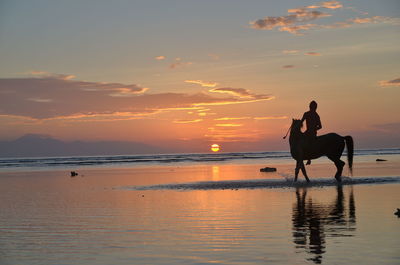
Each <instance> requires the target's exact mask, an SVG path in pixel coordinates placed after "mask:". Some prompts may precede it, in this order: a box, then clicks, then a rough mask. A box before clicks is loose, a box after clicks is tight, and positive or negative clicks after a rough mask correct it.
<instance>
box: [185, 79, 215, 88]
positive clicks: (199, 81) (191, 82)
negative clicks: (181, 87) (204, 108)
mask: <svg viewBox="0 0 400 265" xmlns="http://www.w3.org/2000/svg"><path fill="white" fill-rule="evenodd" d="M185 83H190V84H197V85H201V86H202V87H216V86H217V85H218V83H216V82H207V81H202V80H185Z"/></svg>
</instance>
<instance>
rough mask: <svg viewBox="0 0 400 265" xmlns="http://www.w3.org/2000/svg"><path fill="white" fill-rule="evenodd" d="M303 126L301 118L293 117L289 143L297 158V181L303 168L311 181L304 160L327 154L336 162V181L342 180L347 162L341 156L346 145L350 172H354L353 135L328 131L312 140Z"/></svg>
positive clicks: (295, 179) (308, 180)
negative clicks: (303, 129) (304, 131)
mask: <svg viewBox="0 0 400 265" xmlns="http://www.w3.org/2000/svg"><path fill="white" fill-rule="evenodd" d="M301 127H302V122H301V120H297V119H293V121H292V126H291V127H290V136H289V145H290V154H291V155H292V157H293V159H295V160H296V169H295V177H294V181H297V176H298V174H299V170H301V172H302V173H303V175H304V177H305V179H306V180H307V182H310V179H309V178H308V176H307V172H306V168H305V166H304V162H303V160H309V159H317V158H319V157H321V156H327V157H328V158H329V159H330V160H331V161H333V163H335V166H336V169H337V171H336V174H335V179H336V181H337V182H341V181H342V172H343V167H344V165H345V164H346V163H345V162H343V161H342V160H340V157H341V156H342V153H343V150H344V147H345V146H346V147H347V162H348V166H349V170H350V174H352V172H353V154H354V142H353V137H351V136H340V135H339V134H336V133H328V134H324V135H321V136H317V137H316V138H315V139H312V140H310V138H309V137H308V136H306V135H305V134H304V133H303V132H302V131H301Z"/></svg>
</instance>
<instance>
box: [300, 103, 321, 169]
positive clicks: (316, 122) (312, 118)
mask: <svg viewBox="0 0 400 265" xmlns="http://www.w3.org/2000/svg"><path fill="white" fill-rule="evenodd" d="M317 106H318V105H317V102H315V101H314V100H313V101H311V102H310V110H309V111H307V112H305V113H304V114H303V118H302V119H301V123H303V122H304V120H305V121H306V125H307V130H306V131H305V132H304V134H305V135H306V136H307V140H308V145H310V144H311V143H312V142H313V141H314V140H315V138H316V137H317V131H318V130H319V129H321V128H322V125H321V119H320V118H319V115H318V113H317ZM310 164H311V160H308V161H307V164H306V165H310Z"/></svg>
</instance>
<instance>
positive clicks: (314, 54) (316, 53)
mask: <svg viewBox="0 0 400 265" xmlns="http://www.w3.org/2000/svg"><path fill="white" fill-rule="evenodd" d="M304 54H305V55H311V56H321V54H320V53H319V52H306V53H304Z"/></svg>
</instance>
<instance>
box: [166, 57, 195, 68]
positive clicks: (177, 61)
mask: <svg viewBox="0 0 400 265" xmlns="http://www.w3.org/2000/svg"><path fill="white" fill-rule="evenodd" d="M192 64H193V63H192V62H184V61H182V59H181V58H176V59H175V62H174V63H172V64H170V65H169V68H170V69H176V68H179V67H184V66H189V65H192Z"/></svg>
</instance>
